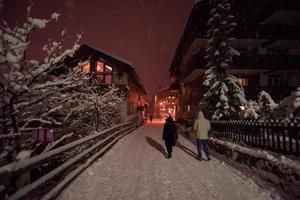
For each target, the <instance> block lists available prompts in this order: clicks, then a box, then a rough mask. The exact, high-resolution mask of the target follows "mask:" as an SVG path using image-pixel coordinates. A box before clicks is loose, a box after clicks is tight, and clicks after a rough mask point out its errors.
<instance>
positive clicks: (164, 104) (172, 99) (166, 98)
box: [154, 88, 178, 120]
mask: <svg viewBox="0 0 300 200" xmlns="http://www.w3.org/2000/svg"><path fill="white" fill-rule="evenodd" d="M154 104H155V105H154V111H155V116H156V117H157V118H160V119H164V118H167V117H168V116H171V117H172V118H173V119H174V120H176V117H177V116H176V115H177V112H178V91H176V90H170V88H164V89H161V90H159V91H158V92H157V93H156V95H155V103H154Z"/></svg>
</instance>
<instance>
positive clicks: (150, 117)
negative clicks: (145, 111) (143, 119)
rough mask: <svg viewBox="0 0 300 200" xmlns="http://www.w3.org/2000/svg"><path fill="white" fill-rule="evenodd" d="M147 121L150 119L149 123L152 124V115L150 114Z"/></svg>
mask: <svg viewBox="0 0 300 200" xmlns="http://www.w3.org/2000/svg"><path fill="white" fill-rule="evenodd" d="M149 119H150V123H152V119H153V115H152V114H151V115H150V116H149Z"/></svg>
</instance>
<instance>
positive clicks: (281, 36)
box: [169, 0, 300, 119]
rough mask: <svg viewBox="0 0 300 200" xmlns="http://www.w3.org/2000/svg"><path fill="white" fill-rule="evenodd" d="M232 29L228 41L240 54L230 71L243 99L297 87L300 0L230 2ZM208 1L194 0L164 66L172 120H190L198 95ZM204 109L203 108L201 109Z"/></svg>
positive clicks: (277, 95) (299, 82) (279, 96)
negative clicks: (173, 96)
mask: <svg viewBox="0 0 300 200" xmlns="http://www.w3.org/2000/svg"><path fill="white" fill-rule="evenodd" d="M230 3H231V8H232V9H231V13H232V14H233V15H234V16H235V18H234V21H235V22H236V23H237V27H236V28H235V30H234V31H233V32H232V37H233V38H235V40H233V41H232V42H231V43H230V45H231V46H232V47H233V48H235V49H236V50H238V51H239V52H240V56H238V57H236V58H235V59H234V62H233V64H232V67H231V68H230V70H229V73H231V74H233V75H235V76H236V77H237V78H238V79H239V82H240V84H241V85H242V86H243V87H244V90H245V95H246V98H247V99H252V100H256V99H257V96H258V94H259V92H260V91H261V90H265V91H267V92H268V93H269V94H270V95H271V96H272V98H273V99H274V100H275V101H279V100H280V99H282V98H283V97H285V96H288V95H290V92H291V91H293V90H294V89H295V88H296V87H297V86H300V1H296V0H284V1H282V0H243V1H235V0H230ZM211 8H212V7H211V5H210V3H209V0H203V1H199V0H197V1H195V2H194V5H193V8H192V11H191V14H190V16H189V19H188V21H187V24H186V26H185V30H184V33H183V35H182V37H181V39H180V41H179V44H178V46H177V49H176V52H175V55H174V58H173V60H172V63H171V66H170V68H169V72H170V79H171V85H170V91H177V93H178V96H179V102H178V104H177V105H176V107H177V110H176V111H177V118H179V119H192V118H193V117H195V115H196V113H197V112H198V110H199V109H200V107H199V102H200V101H201V99H202V98H203V94H204V93H205V88H204V86H203V81H204V73H205V71H206V70H207V69H206V67H205V66H206V64H207V61H206V60H205V56H206V53H205V50H206V48H207V43H208V38H207V36H206V35H207V31H208V26H207V22H208V20H209V17H210V16H209V13H210V10H211ZM201 109H203V110H204V111H205V108H201Z"/></svg>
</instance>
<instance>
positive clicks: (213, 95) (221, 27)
mask: <svg viewBox="0 0 300 200" xmlns="http://www.w3.org/2000/svg"><path fill="white" fill-rule="evenodd" d="M211 4H212V6H213V9H212V10H211V11H210V19H209V21H208V24H207V25H208V26H209V30H208V33H207V37H208V38H209V40H208V47H207V49H206V52H207V56H206V57H205V58H206V59H207V61H208V64H207V67H208V70H207V71H206V72H205V80H204V82H203V85H204V86H206V87H207V88H208V91H207V92H206V93H205V94H204V98H203V100H202V102H201V103H202V104H204V105H206V106H208V107H209V108H211V110H213V112H214V113H213V119H226V118H229V117H236V116H237V115H238V113H239V112H240V106H241V105H243V104H245V103H246V100H245V94H244V90H243V88H242V86H241V85H240V83H239V81H238V79H237V78H236V77H234V76H233V75H230V74H229V73H228V69H229V67H230V64H231V63H232V62H233V56H237V55H239V52H238V51H237V50H235V49H234V48H232V47H231V46H229V44H228V41H230V40H232V38H230V33H231V32H232V30H233V29H234V27H235V26H236V23H234V22H233V21H232V19H233V16H232V15H230V9H231V5H230V4H229V3H228V1H227V0H214V1H211Z"/></svg>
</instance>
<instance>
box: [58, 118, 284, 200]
mask: <svg viewBox="0 0 300 200" xmlns="http://www.w3.org/2000/svg"><path fill="white" fill-rule="evenodd" d="M161 133H162V124H158V123H154V124H151V125H149V124H146V125H144V126H143V127H140V128H139V129H137V130H135V131H134V132H132V133H130V134H129V135H127V136H125V137H124V138H123V139H121V140H120V141H119V142H118V143H117V144H116V145H115V146H114V147H113V148H112V149H111V150H110V151H109V152H107V153H106V154H105V155H104V156H103V157H101V158H99V160H98V161H96V162H95V163H94V164H93V165H91V166H90V167H89V168H88V169H87V170H85V171H84V172H83V173H82V174H81V175H79V176H78V177H77V178H76V180H74V181H73V182H72V183H71V184H70V185H69V186H68V187H67V188H66V189H65V190H64V191H63V192H62V193H61V195H60V196H59V197H58V199H61V200H67V199H72V200H76V199H78V200H79V199H80V200H81V199H87V200H92V199H99V200H100V199H113V200H115V199H122V200H124V199H128V200H134V199H141V200H147V199H153V200H155V199H179V200H193V199H205V200H208V199H230V200H231V199H237V200H240V199H251V200H252V199H256V200H258V199H274V198H276V199H277V198H279V197H278V196H277V195H274V194H271V192H270V191H266V190H262V189H260V188H259V187H258V186H257V185H256V184H255V183H254V182H253V181H251V180H250V179H247V178H246V177H244V176H243V175H242V174H241V173H240V172H239V171H237V170H235V169H233V168H231V167H230V166H228V165H226V164H224V163H223V162H221V161H218V160H216V159H215V158H212V160H211V161H209V162H207V161H198V160H196V159H195V158H194V157H193V156H195V155H194V153H193V152H195V147H194V146H193V145H192V144H191V143H190V142H189V141H187V140H185V139H184V138H182V137H179V142H180V143H181V146H180V147H175V148H174V149H173V157H172V158H171V159H166V157H165V155H164V154H165V153H164V151H165V150H164V145H163V144H164V143H163V141H162V140H161V135H162V134H161Z"/></svg>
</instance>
